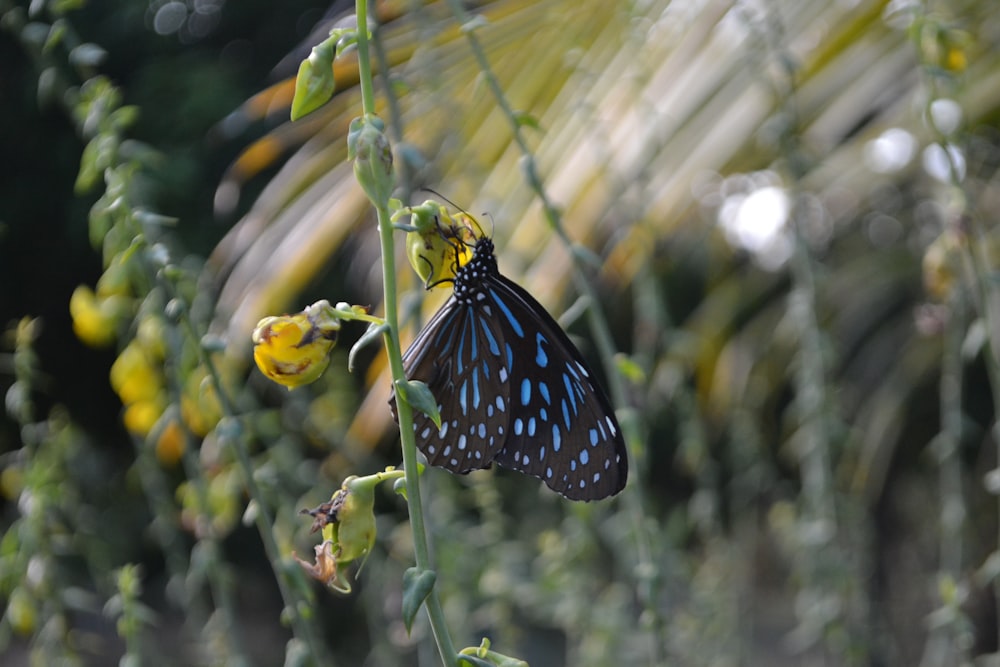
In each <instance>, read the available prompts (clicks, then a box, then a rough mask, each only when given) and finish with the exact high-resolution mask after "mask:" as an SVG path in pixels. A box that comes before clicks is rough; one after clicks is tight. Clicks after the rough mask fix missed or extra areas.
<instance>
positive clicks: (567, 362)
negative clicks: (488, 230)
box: [393, 234, 628, 500]
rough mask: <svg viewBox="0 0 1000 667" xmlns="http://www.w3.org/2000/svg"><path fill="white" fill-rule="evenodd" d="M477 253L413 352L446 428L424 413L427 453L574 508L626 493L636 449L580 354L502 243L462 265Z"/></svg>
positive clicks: (420, 428) (477, 245)
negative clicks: (538, 488) (542, 489)
mask: <svg viewBox="0 0 1000 667" xmlns="http://www.w3.org/2000/svg"><path fill="white" fill-rule="evenodd" d="M455 236H457V235H455V234H452V237H453V238H454V237H455ZM457 243H468V242H466V241H458V242H457ZM466 250H467V249H466V248H465V247H456V249H455V254H454V257H455V258H456V260H455V262H454V267H453V275H454V277H453V278H446V279H444V280H445V281H451V282H452V283H453V292H452V295H451V296H450V297H449V298H448V300H447V301H446V302H445V304H444V305H443V306H442V307H441V308H440V309H439V310H438V311H437V313H436V314H435V315H434V316H433V317H432V318H431V320H430V321H429V322H428V323H427V325H426V326H425V327H424V328H423V329H422V330H421V331H420V333H419V334H418V335H417V337H416V339H415V340H414V341H413V343H412V345H410V347H409V349H407V351H406V353H405V354H404V355H403V367H404V370H405V372H406V377H407V379H409V380H420V381H423V382H424V383H426V384H427V386H428V388H429V389H430V390H431V393H432V394H433V395H434V397H435V399H436V400H437V403H438V411H439V412H440V415H441V427H440V428H438V427H437V426H436V425H435V423H434V422H433V421H432V420H431V419H430V418H429V417H428V416H427V415H425V414H423V413H422V412H415V413H414V424H413V429H414V431H415V435H416V441H417V447H418V448H419V449H420V451H421V452H423V454H424V456H425V457H426V458H427V461H428V463H430V464H431V465H434V466H438V467H441V468H445V469H447V470H450V471H451V472H454V473H459V474H465V473H467V472H470V471H472V470H478V469H482V468H489V467H490V466H491V464H492V463H494V462H496V463H498V464H499V465H501V466H504V467H506V468H512V469H514V470H518V471H520V472H523V473H526V474H528V475H533V476H535V477H538V478H540V479H541V480H542V481H544V482H545V484H546V485H548V487H549V488H551V489H552V490H554V491H556V492H557V493H559V494H561V495H563V496H565V497H566V498H569V499H571V500H599V499H601V498H606V497H607V496H612V495H614V494H616V493H618V492H619V491H621V490H622V488H624V486H625V481H626V479H627V477H628V457H627V455H626V450H625V441H624V439H623V437H622V433H621V427H620V426H619V425H618V421H617V419H616V418H615V414H614V410H613V409H612V407H611V403H610V401H609V400H608V398H607V396H606V395H605V393H604V390H603V389H602V388H601V387H600V385H599V384H597V381H596V380H595V378H594V374H593V372H592V371H591V370H590V368H589V367H588V366H587V364H586V362H585V361H584V359H583V356H582V355H581V354H580V351H579V350H578V349H577V348H576V346H575V345H573V343H572V342H571V341H570V339H569V337H568V336H567V335H566V333H565V332H564V331H563V330H562V328H561V327H560V326H559V325H558V324H557V323H556V322H555V320H554V319H552V316H551V315H549V314H548V312H546V311H545V309H544V308H543V307H542V305H541V304H539V303H538V301H537V300H535V298H534V297H532V296H531V295H530V294H529V293H528V292H527V291H525V290H524V289H523V288H522V287H520V286H519V285H518V284H516V283H515V282H513V281H511V280H510V279H508V278H506V277H504V276H503V275H502V274H501V273H500V271H499V269H498V268H497V259H496V255H495V254H494V246H493V241H492V239H490V238H489V237H488V236H486V235H482V236H480V237H478V238H476V239H475V241H474V245H473V250H472V256H471V259H469V260H468V261H467V262H466V263H465V264H460V263H459V261H458V259H457V258H458V257H460V256H462V254H463V253H464V252H465V251H466ZM393 415H394V416H395V403H394V402H393Z"/></svg>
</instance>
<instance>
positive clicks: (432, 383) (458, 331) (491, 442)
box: [403, 298, 511, 474]
mask: <svg viewBox="0 0 1000 667" xmlns="http://www.w3.org/2000/svg"><path fill="white" fill-rule="evenodd" d="M505 349H506V343H505V341H504V339H503V337H502V332H501V331H500V330H499V327H497V326H496V325H495V323H494V322H492V321H491V320H490V318H488V317H486V316H485V315H484V313H483V312H481V311H480V310H479V309H477V308H474V307H472V306H468V305H462V304H460V303H458V302H457V301H455V300H454V298H450V299H449V300H448V302H446V303H445V305H444V306H442V307H441V309H440V310H439V311H438V312H437V314H435V316H434V317H433V318H431V320H430V322H428V323H427V326H425V327H424V329H423V330H422V331H421V332H420V334H419V335H418V336H417V338H416V340H414V341H413V344H412V345H411V346H410V348H409V349H408V350H407V351H406V354H405V355H403V368H404V371H405V372H406V377H407V378H409V379H410V380H421V381H423V382H425V383H426V384H427V386H428V387H429V388H430V390H431V393H432V394H434V397H435V398H436V399H437V401H438V410H439V411H440V413H441V428H440V429H439V428H438V427H437V426H435V424H434V422H433V421H431V420H430V418H429V417H428V416H427V415H425V414H423V413H422V412H416V413H414V415H413V429H414V432H415V434H416V441H417V447H418V448H419V449H420V451H422V452H423V453H424V456H426V457H427V461H428V463H430V464H431V465H434V466H438V467H441V468H445V469H447V470H450V471H452V472H455V473H461V474H464V473H467V472H469V471H471V470H478V469H480V468H488V467H489V466H490V464H491V463H492V461H493V459H494V458H496V456H497V454H498V453H499V452H500V450H501V448H502V447H503V443H504V439H505V437H506V434H507V422H508V418H507V410H508V405H509V399H510V386H511V385H510V372H511V371H510V360H509V358H508V357H506V356H505V355H504V354H503V352H504V350H505Z"/></svg>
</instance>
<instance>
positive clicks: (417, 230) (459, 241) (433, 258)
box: [406, 200, 483, 289]
mask: <svg viewBox="0 0 1000 667" xmlns="http://www.w3.org/2000/svg"><path fill="white" fill-rule="evenodd" d="M409 212H410V213H411V214H412V215H411V224H412V225H413V227H414V230H413V231H411V232H410V233H409V234H407V235H406V255H407V257H409V259H410V265H411V266H413V270H414V271H416V272H417V275H419V276H420V278H421V279H422V280H423V281H424V285H425V286H426V287H427V289H431V288H433V287H436V286H437V285H440V284H441V283H444V282H447V281H450V280H452V279H453V278H454V277H455V271H456V270H457V269H458V268H459V267H460V266H463V265H465V264H466V262H468V261H469V260H470V259H472V247H473V246H474V245H475V243H476V240H477V239H479V238H480V237H481V236H483V231H482V228H481V227H480V226H479V223H478V222H476V220H475V219H474V218H473V217H472V216H470V215H469V214H468V213H464V212H461V213H456V214H454V215H452V214H451V213H449V212H448V210H447V209H446V208H445V207H444V206H441V205H440V204H438V203H437V202H435V201H433V200H427V201H426V202H424V203H423V204H421V205H420V206H415V207H412V208H411V209H409Z"/></svg>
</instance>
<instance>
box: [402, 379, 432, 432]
mask: <svg viewBox="0 0 1000 667" xmlns="http://www.w3.org/2000/svg"><path fill="white" fill-rule="evenodd" d="M396 393H397V394H399V395H400V396H402V397H403V399H404V400H405V401H406V402H407V403H409V404H410V407H412V408H413V409H414V410H419V411H420V412H423V413H424V414H425V415H427V416H428V417H430V419H431V421H432V422H434V425H435V426H437V427H438V428H441V413H440V412H439V411H438V406H437V399H435V398H434V394H432V393H431V390H430V388H429V387H428V386H427V385H426V384H424V383H423V382H421V381H420V380H404V381H400V382H397V383H396Z"/></svg>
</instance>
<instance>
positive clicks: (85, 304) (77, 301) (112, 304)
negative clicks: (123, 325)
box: [69, 285, 127, 347]
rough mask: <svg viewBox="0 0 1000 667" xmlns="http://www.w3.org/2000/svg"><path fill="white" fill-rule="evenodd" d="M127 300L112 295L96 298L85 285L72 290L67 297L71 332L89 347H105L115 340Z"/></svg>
mask: <svg viewBox="0 0 1000 667" xmlns="http://www.w3.org/2000/svg"><path fill="white" fill-rule="evenodd" d="M126 306H127V300H126V299H125V298H123V297H121V296H117V295H112V296H108V297H105V298H98V297H97V296H95V295H94V291H93V290H92V289H90V288H89V287H87V286H86V285H80V286H79V287H77V288H76V289H75V290H73V294H72V296H70V298H69V314H70V316H71V317H72V318H73V332H74V333H75V334H76V337H77V338H79V339H80V340H81V341H83V342H84V343H85V344H87V345H89V346H90V347H107V346H108V345H110V344H111V343H112V342H114V340H115V334H116V328H117V323H118V320H119V318H120V316H121V314H122V313H123V312H124V309H125V307H126Z"/></svg>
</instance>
